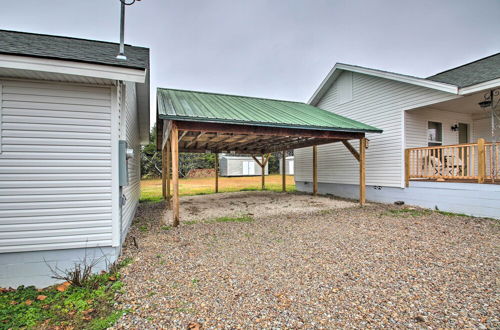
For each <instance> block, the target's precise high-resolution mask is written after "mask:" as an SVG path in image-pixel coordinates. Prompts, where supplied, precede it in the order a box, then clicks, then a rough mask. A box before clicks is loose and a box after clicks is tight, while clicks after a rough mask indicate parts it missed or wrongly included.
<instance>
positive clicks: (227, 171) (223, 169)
mask: <svg viewBox="0 0 500 330" xmlns="http://www.w3.org/2000/svg"><path fill="white" fill-rule="evenodd" d="M219 164H220V165H219V166H220V169H219V171H220V176H256V175H261V174H262V168H261V167H260V166H259V165H258V164H257V163H256V162H255V160H253V158H252V157H248V156H230V155H222V156H220V157H219ZM264 174H265V175H268V174H269V169H268V164H266V167H265V169H264Z"/></svg>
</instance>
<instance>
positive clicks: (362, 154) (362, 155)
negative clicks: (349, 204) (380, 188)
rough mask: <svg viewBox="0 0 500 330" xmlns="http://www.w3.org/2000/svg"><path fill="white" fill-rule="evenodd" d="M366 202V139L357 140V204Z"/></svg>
mask: <svg viewBox="0 0 500 330" xmlns="http://www.w3.org/2000/svg"><path fill="white" fill-rule="evenodd" d="M365 202H366V138H361V139H359V204H361V206H363V205H365Z"/></svg>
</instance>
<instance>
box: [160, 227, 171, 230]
mask: <svg viewBox="0 0 500 330" xmlns="http://www.w3.org/2000/svg"><path fill="white" fill-rule="evenodd" d="M161 229H162V230H170V229H172V226H161Z"/></svg>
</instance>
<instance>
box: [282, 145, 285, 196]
mask: <svg viewBox="0 0 500 330" xmlns="http://www.w3.org/2000/svg"><path fill="white" fill-rule="evenodd" d="M282 156H283V157H282V162H283V165H282V166H281V169H282V173H281V185H282V190H283V192H285V191H286V151H285V150H283V155H282Z"/></svg>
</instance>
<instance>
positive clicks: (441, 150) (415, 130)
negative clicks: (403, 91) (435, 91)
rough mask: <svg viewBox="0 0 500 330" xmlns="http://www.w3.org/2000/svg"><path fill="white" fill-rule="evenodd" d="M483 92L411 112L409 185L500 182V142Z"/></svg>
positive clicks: (407, 163) (407, 140) (407, 137)
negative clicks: (494, 136)
mask: <svg viewBox="0 0 500 330" xmlns="http://www.w3.org/2000/svg"><path fill="white" fill-rule="evenodd" d="M484 96H485V94H484V93H483V92H481V93H476V94H473V95H469V96H466V97H461V98H457V99H453V100H450V101H446V102H442V103H438V104H433V105H430V106H427V107H423V108H418V109H412V110H408V111H405V116H404V122H405V156H404V157H405V182H406V186H407V187H408V186H409V184H410V181H435V182H444V181H446V182H461V183H480V184H483V183H490V184H492V183H493V184H498V183H500V171H499V165H498V164H499V162H500V151H499V149H500V143H498V141H496V142H493V138H492V132H494V130H493V125H492V120H493V119H492V114H491V109H490V108H486V109H483V108H481V107H480V106H479V103H480V102H481V101H484Z"/></svg>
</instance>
